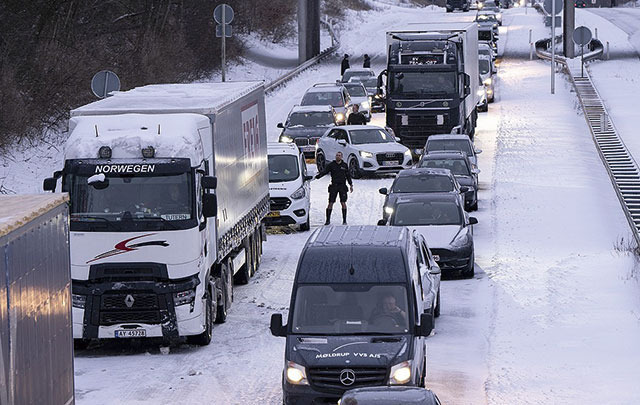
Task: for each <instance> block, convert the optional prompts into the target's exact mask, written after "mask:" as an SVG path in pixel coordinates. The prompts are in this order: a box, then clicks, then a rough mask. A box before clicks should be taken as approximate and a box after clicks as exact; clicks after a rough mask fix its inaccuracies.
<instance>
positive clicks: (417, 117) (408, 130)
mask: <svg viewBox="0 0 640 405" xmlns="http://www.w3.org/2000/svg"><path fill="white" fill-rule="evenodd" d="M402 115H403V114H400V113H398V114H397V115H396V116H395V122H394V124H395V127H394V131H395V133H396V135H397V136H398V137H400V139H402V144H403V145H405V146H408V147H416V148H421V147H424V144H425V143H426V142H427V137H428V136H429V135H435V134H446V133H449V132H450V131H451V127H452V126H451V120H450V119H449V114H439V115H443V116H444V122H443V124H442V125H438V121H437V115H438V114H433V113H430V114H415V113H414V114H406V115H407V116H408V117H409V121H408V125H402Z"/></svg>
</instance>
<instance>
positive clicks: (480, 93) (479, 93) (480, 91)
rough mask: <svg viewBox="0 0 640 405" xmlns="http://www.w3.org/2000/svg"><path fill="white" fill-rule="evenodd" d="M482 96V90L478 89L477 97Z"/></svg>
mask: <svg viewBox="0 0 640 405" xmlns="http://www.w3.org/2000/svg"><path fill="white" fill-rule="evenodd" d="M482 96H484V89H478V97H482Z"/></svg>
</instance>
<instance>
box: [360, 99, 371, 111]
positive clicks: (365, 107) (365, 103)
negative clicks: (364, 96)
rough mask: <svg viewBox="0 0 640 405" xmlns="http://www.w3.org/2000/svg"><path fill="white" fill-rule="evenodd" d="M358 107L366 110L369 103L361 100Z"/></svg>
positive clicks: (369, 105)
mask: <svg viewBox="0 0 640 405" xmlns="http://www.w3.org/2000/svg"><path fill="white" fill-rule="evenodd" d="M360 107H362V108H364V109H365V110H368V109H369V107H371V104H369V102H368V101H363V102H362V103H360Z"/></svg>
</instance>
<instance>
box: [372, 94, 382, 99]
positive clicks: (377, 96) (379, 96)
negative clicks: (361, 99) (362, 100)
mask: <svg viewBox="0 0 640 405" xmlns="http://www.w3.org/2000/svg"><path fill="white" fill-rule="evenodd" d="M373 98H378V99H380V98H382V96H381V95H380V94H376V95H375V96H373Z"/></svg>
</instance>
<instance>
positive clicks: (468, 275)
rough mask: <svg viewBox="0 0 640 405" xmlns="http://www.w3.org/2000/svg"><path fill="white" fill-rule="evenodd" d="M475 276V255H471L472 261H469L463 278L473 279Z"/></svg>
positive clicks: (463, 272)
mask: <svg viewBox="0 0 640 405" xmlns="http://www.w3.org/2000/svg"><path fill="white" fill-rule="evenodd" d="M474 275H475V254H473V253H472V254H471V260H469V264H468V265H467V267H466V268H465V269H464V270H463V271H462V276H463V277H464V278H473V276H474Z"/></svg>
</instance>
